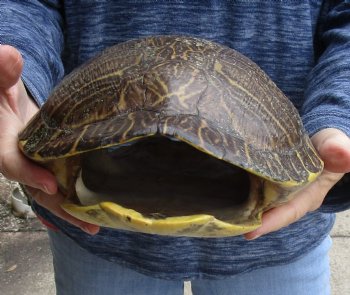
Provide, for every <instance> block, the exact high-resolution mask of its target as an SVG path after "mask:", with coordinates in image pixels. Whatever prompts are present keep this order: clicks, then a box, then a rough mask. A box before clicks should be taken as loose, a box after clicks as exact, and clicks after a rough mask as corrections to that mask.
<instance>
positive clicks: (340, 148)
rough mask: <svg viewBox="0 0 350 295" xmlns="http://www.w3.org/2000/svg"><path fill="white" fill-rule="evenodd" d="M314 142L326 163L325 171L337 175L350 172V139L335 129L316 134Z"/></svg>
mask: <svg viewBox="0 0 350 295" xmlns="http://www.w3.org/2000/svg"><path fill="white" fill-rule="evenodd" d="M312 142H313V144H314V145H315V148H316V149H317V151H318V152H319V154H320V157H321V158H322V160H323V161H324V163H325V169H327V170H329V171H332V172H335V173H347V172H350V138H349V137H348V136H347V135H346V134H344V133H343V132H341V131H340V130H337V129H334V128H327V129H324V130H322V131H320V132H318V133H316V134H315V135H314V136H313V138H312Z"/></svg>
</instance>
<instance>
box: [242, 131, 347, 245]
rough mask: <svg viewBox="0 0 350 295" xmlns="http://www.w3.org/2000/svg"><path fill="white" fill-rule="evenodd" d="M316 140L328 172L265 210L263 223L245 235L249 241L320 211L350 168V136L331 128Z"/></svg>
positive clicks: (314, 142) (317, 135) (315, 138)
mask: <svg viewBox="0 0 350 295" xmlns="http://www.w3.org/2000/svg"><path fill="white" fill-rule="evenodd" d="M312 142H313V144H314V146H315V148H316V149H317V151H318V152H319V154H320V157H321V158H322V160H323V161H324V164H325V168H324V171H323V172H322V173H321V175H320V176H319V177H318V178H317V179H316V181H314V182H313V183H311V184H310V185H308V186H307V187H305V188H303V189H301V190H300V191H299V192H298V193H297V194H296V196H295V198H294V199H293V200H291V201H289V202H288V203H286V204H283V205H281V206H279V207H276V208H273V209H271V210H269V211H267V212H265V213H264V214H263V222H262V223H263V224H262V226H261V227H260V228H258V229H256V230H254V231H252V232H249V233H247V234H245V235H244V236H245V238H246V239H247V240H252V239H256V238H258V237H260V236H262V235H265V234H267V233H270V232H273V231H276V230H279V229H281V228H283V227H285V226H287V225H289V224H291V223H293V222H295V221H297V220H299V219H300V218H302V217H303V216H304V215H305V214H306V213H308V212H311V211H314V210H317V209H318V208H319V207H320V206H321V205H322V202H323V200H324V198H325V197H326V195H327V193H328V191H329V190H330V189H331V188H332V187H333V186H334V185H335V184H336V183H337V182H338V181H339V180H340V179H341V178H342V177H343V175H344V173H347V172H349V171H350V138H349V137H348V136H347V135H345V134H344V133H343V132H341V131H339V130H337V129H333V128H328V129H324V130H321V131H319V132H318V133H316V134H315V135H314V136H313V137H312Z"/></svg>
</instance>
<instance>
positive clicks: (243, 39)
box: [0, 0, 350, 279]
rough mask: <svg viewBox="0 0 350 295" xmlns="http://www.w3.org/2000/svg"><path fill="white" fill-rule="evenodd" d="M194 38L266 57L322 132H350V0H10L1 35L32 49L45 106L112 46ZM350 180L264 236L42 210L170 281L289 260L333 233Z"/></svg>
mask: <svg viewBox="0 0 350 295" xmlns="http://www.w3.org/2000/svg"><path fill="white" fill-rule="evenodd" d="M160 34H182V35H193V36H197V37H203V38H206V39H210V40H213V41H216V42H219V43H221V44H225V45H227V46H230V47H232V48H235V49H236V50H238V51H240V52H241V53H243V54H245V55H247V56H248V57H250V58H251V59H252V60H254V61H255V62H256V63H257V64H259V65H260V66H261V67H262V68H263V69H264V70H265V71H266V72H267V74H268V75H269V76H270V77H271V78H272V79H273V80H274V81H275V82H276V84H277V85H278V86H279V87H280V88H281V89H282V90H283V91H284V92H285V93H286V95H287V96H288V97H289V98H290V99H291V101H292V102H293V103H294V105H295V106H296V107H297V108H298V109H299V111H300V113H301V115H302V118H303V121H304V124H305V128H306V129H307V131H308V132H309V133H310V134H311V135H312V134H314V133H316V132H317V131H319V130H321V129H323V128H327V127H334V128H338V129H340V130H343V131H344V132H345V133H346V134H348V135H350V78H349V77H350V2H349V1H318V0H310V1H301V0H300V1H299V0H281V1H277V0H257V1H249V0H236V1H233V0H222V1H194V0H192V1H190V0H188V1H162V0H158V1H150V0H145V1H138V0H126V1H117V0H115V1H112V0H100V1H97V0H96V1H94V0H80V1H79V0H75V1H74V0H67V1H58V0H47V1H43V0H42V1H34V0H32V1H29V0H18V1H6V0H5V1H4V0H2V1H0V42H1V43H4V44H11V45H13V46H15V47H17V48H18V49H19V50H20V51H21V52H22V54H23V56H24V59H25V66H24V72H23V81H24V82H25V84H26V86H27V88H28V90H29V91H30V93H31V94H32V96H33V97H34V98H35V100H36V101H37V103H38V104H39V105H41V104H43V103H44V101H45V99H46V98H47V96H48V94H49V93H50V91H51V90H52V88H53V87H54V86H55V85H56V84H57V83H58V82H59V81H60V79H62V77H63V76H64V75H65V74H67V73H69V72H70V71H71V70H72V69H74V68H75V67H77V66H78V65H80V64H82V63H83V62H84V61H86V60H87V59H89V58H90V57H92V56H94V55H95V54H96V53H97V52H100V51H101V50H103V49H104V48H105V47H107V46H110V45H113V44H116V43H118V42H122V41H125V40H129V39H131V38H137V37H142V36H149V35H160ZM348 191H349V182H347V181H343V182H342V183H341V185H339V186H338V187H337V188H336V189H334V190H333V191H332V192H331V193H330V194H329V195H328V196H327V198H326V201H325V203H324V204H323V206H322V207H321V209H320V210H318V211H316V212H313V213H310V214H308V215H307V216H305V217H304V218H302V219H301V220H300V221H298V222H296V223H295V224H292V225H290V226H289V227H287V228H285V229H282V230H280V231H278V232H276V233H272V234H269V235H266V236H264V237H262V238H259V239H257V240H255V241H245V240H244V239H243V238H242V237H232V238H222V239H221V238H220V239H200V238H193V239H191V238H174V237H160V236H156V235H146V234H138V233H131V232H125V231H117V230H111V229H102V230H101V232H100V233H99V234H98V235H96V236H89V235H87V234H85V233H83V232H81V231H80V230H78V229H76V228H74V227H73V226H71V225H69V224H67V223H66V222H64V221H62V220H61V219H59V218H57V217H55V216H53V215H52V214H50V213H49V212H48V211H47V210H45V209H43V208H41V207H40V206H38V205H37V204H35V205H34V207H35V210H36V211H37V212H38V213H39V214H40V215H41V216H43V217H44V218H45V219H47V220H48V221H50V222H51V223H53V224H55V225H56V226H57V227H59V228H60V229H61V230H62V231H63V232H65V233H66V234H67V235H69V236H70V237H71V238H73V239H74V240H75V241H76V242H77V243H78V244H79V245H81V246H82V247H84V248H86V249H88V250H89V251H91V252H92V253H95V254H96V255H98V256H100V257H103V258H105V259H108V260H110V261H115V262H117V263H120V264H122V265H125V266H128V267H131V268H133V269H136V270H138V271H140V272H142V273H145V274H148V275H151V276H155V277H160V278H166V279H193V278H221V277H225V276H230V275H234V274H238V273H244V272H247V271H250V270H253V269H257V268H262V267H267V266H272V265H278V264H282V263H288V262H290V261H293V260H295V259H297V258H298V257H300V256H301V255H302V254H304V253H306V252H308V251H309V250H311V249H313V248H314V247H316V246H317V245H318V244H320V242H321V241H322V240H323V239H324V238H325V237H326V236H327V234H328V233H329V231H330V229H331V227H332V225H333V222H334V215H333V214H332V213H334V212H336V211H340V210H345V209H347V208H349V207H350V197H349V195H348V194H347V192H348Z"/></svg>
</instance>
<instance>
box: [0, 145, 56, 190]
mask: <svg viewBox="0 0 350 295" xmlns="http://www.w3.org/2000/svg"><path fill="white" fill-rule="evenodd" d="M7 146H8V149H7V150H2V151H0V153H1V154H0V172H1V173H2V174H3V175H4V176H5V177H6V178H8V179H10V180H14V181H17V182H19V183H22V184H25V185H28V186H31V187H34V188H37V189H40V190H42V191H43V192H45V193H47V194H55V193H56V192H57V182H56V178H55V176H54V175H53V174H52V173H51V172H50V171H48V170H47V169H44V168H43V167H41V166H39V165H36V164H34V163H33V162H32V161H30V160H29V159H27V158H26V157H25V156H24V155H22V154H21V153H20V151H19V150H18V149H17V145H7ZM10 147H13V150H11V148H10Z"/></svg>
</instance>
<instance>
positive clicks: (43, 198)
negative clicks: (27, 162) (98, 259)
mask: <svg viewBox="0 0 350 295" xmlns="http://www.w3.org/2000/svg"><path fill="white" fill-rule="evenodd" d="M26 190H27V191H28V192H29V194H30V195H31V196H32V197H33V199H34V200H35V202H37V203H38V204H39V205H40V206H42V207H44V208H46V209H47V210H49V211H50V212H51V213H53V214H54V215H56V216H58V217H60V218H61V219H63V220H65V221H67V222H69V223H70V224H72V225H74V226H76V227H79V228H80V229H81V230H83V231H84V232H86V233H88V234H91V235H95V234H97V233H98V232H99V229H100V227H99V226H98V225H94V224H91V223H88V222H85V221H82V220H79V219H77V218H75V217H73V216H72V215H70V214H68V213H67V212H66V211H64V210H63V209H62V207H61V204H62V203H63V202H64V196H63V195H62V194H60V193H57V194H55V195H47V194H45V193H43V192H42V191H40V190H37V189H35V188H31V187H28V186H26Z"/></svg>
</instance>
